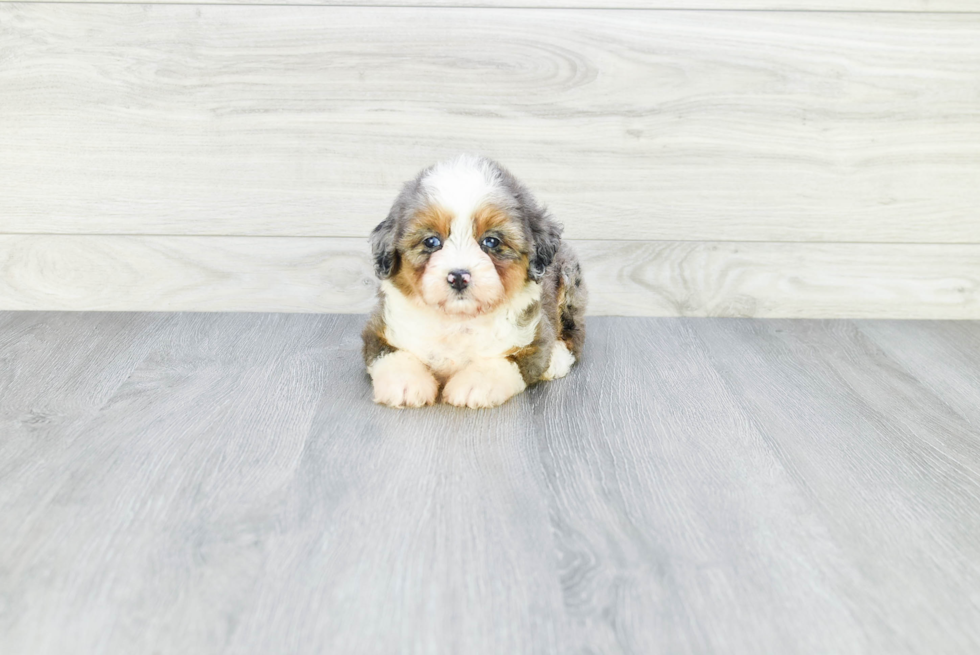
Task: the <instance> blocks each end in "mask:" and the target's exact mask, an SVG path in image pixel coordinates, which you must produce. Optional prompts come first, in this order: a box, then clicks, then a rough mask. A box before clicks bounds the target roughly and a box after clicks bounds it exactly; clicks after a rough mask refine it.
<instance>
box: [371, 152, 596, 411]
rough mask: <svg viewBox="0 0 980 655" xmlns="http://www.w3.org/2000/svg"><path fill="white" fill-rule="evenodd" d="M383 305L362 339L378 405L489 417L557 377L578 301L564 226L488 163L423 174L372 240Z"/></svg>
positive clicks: (578, 324)
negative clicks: (483, 410)
mask: <svg viewBox="0 0 980 655" xmlns="http://www.w3.org/2000/svg"><path fill="white" fill-rule="evenodd" d="M371 250H372V254H373V257H374V265H375V272H376V274H377V275H378V277H379V278H380V279H381V287H380V291H379V302H378V306H377V307H376V309H375V311H374V313H373V314H372V315H371V318H370V319H369V321H368V324H367V326H365V328H364V333H363V337H364V362H365V364H366V365H367V370H368V374H369V375H370V376H371V380H372V383H373V385H374V400H375V402H378V403H382V404H385V405H391V406H393V407H419V406H422V405H428V404H432V403H434V402H436V400H437V399H438V397H439V393H440V390H441V393H442V400H443V401H444V402H447V403H450V404H452V405H457V406H461V407H494V406H496V405H500V404H501V403H504V402H506V401H507V400H508V399H509V398H511V397H513V396H514V395H515V394H518V393H520V392H521V391H523V390H524V389H525V388H526V387H527V386H528V385H531V384H534V383H536V382H539V381H542V380H552V379H556V378H560V377H563V376H565V375H566V374H567V373H568V371H569V370H570V368H571V367H572V365H573V364H574V363H575V362H576V361H577V360H578V358H579V357H580V356H581V352H582V345H583V343H584V342H585V322H584V313H585V303H586V290H585V284H584V282H583V281H582V273H581V269H580V268H579V264H578V261H577V260H576V258H575V255H574V254H573V253H572V252H571V250H570V249H569V248H568V247H567V246H566V245H565V244H563V243H562V241H561V226H560V225H559V224H558V223H556V222H555V220H554V219H552V218H551V216H550V215H549V214H548V212H547V211H546V210H545V209H544V207H542V206H541V205H539V204H538V203H537V201H536V200H535V199H534V197H533V196H532V195H531V194H530V192H529V191H528V190H527V189H526V188H525V187H524V186H523V185H521V184H520V183H519V182H518V181H517V180H516V179H514V177H513V176H512V175H511V174H510V173H509V172H507V171H506V170H504V169H503V168H502V167H501V166H500V165H498V164H497V163H496V162H493V161H491V160H489V159H485V158H482V157H470V156H461V157H457V158H456V159H453V160H451V161H447V162H442V163H440V164H436V165H435V166H432V167H431V168H427V169H425V170H423V171H422V172H421V173H419V174H418V176H416V177H415V179H413V180H412V181H410V182H408V183H407V184H406V185H405V187H404V188H403V189H402V191H401V193H400V194H399V195H398V197H397V198H396V199H395V202H394V204H393V205H392V207H391V211H390V212H389V214H388V217H387V218H386V219H385V220H384V221H382V222H381V224H379V225H378V226H377V227H376V228H375V229H374V231H373V232H372V233H371Z"/></svg>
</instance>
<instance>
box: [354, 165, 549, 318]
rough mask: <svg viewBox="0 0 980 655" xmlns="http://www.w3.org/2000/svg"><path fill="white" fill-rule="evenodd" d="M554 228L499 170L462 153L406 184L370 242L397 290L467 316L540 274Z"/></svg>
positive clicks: (497, 303)
mask: <svg viewBox="0 0 980 655" xmlns="http://www.w3.org/2000/svg"><path fill="white" fill-rule="evenodd" d="M536 228H540V229H536ZM549 228H550V229H549ZM542 230H543V232H542ZM559 232H560V228H558V226H557V225H556V224H554V222H553V221H551V220H550V219H549V218H548V217H547V216H546V214H545V213H544V211H543V210H541V209H539V208H538V207H537V205H536V204H535V203H534V201H533V200H532V199H531V198H530V195H529V194H527V192H526V190H524V189H523V187H520V185H519V184H517V182H516V181H514V180H513V178H512V177H510V175H509V174H508V173H506V172H505V171H503V169H501V168H500V167H499V166H497V165H496V164H494V163H493V162H491V161H489V160H486V159H478V158H469V157H461V158H458V159H456V160H453V161H450V162H446V163H443V164H438V165H436V166H434V167H433V168H431V169H427V170H426V171H423V172H422V173H421V174H420V175H419V176H418V177H417V178H416V179H415V180H414V181H413V182H410V183H409V184H408V185H406V187H405V189H404V190H403V191H402V194H401V195H400V196H399V198H398V200H396V201H395V205H394V206H393V207H392V210H391V213H390V214H389V216H388V218H387V219H386V220H385V221H384V222H383V223H381V225H379V226H378V227H377V228H376V229H375V231H374V233H373V234H372V246H373V250H374V255H375V265H376V269H377V271H378V275H379V277H381V278H382V279H390V281H391V283H392V284H393V285H394V287H395V288H396V289H398V291H399V292H401V293H402V294H403V295H405V296H407V297H409V298H412V299H413V300H415V301H416V302H419V303H423V304H425V305H427V306H429V307H431V308H433V309H436V310H438V311H442V312H445V313H446V314H451V315H457V316H474V315H477V314H482V313H485V312H489V311H492V310H493V309H494V308H496V307H498V306H500V305H501V304H502V303H504V302H505V301H506V300H507V299H508V298H511V297H513V296H514V295H515V294H517V293H519V292H520V291H521V290H522V289H523V288H524V287H525V285H526V284H527V283H528V282H529V281H533V280H535V279H537V278H538V277H540V274H541V273H543V271H544V268H545V267H546V266H547V263H546V262H544V259H547V262H550V259H551V257H552V256H553V255H554V250H556V249H557V243H558V238H559V237H558V235H559ZM536 237H537V238H536ZM549 239H553V243H550V245H543V244H544V242H545V241H548V240H549ZM549 247H550V248H551V250H550V254H548V253H547V252H546V251H548V248H549ZM537 255H543V256H544V257H543V258H542V257H540V256H537ZM536 256H537V257H536Z"/></svg>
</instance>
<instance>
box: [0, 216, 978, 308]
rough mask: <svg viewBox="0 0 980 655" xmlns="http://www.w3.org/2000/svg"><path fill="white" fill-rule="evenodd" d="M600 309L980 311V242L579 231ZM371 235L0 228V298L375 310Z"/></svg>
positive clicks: (91, 304)
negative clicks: (12, 231) (588, 236)
mask: <svg viewBox="0 0 980 655" xmlns="http://www.w3.org/2000/svg"><path fill="white" fill-rule="evenodd" d="M571 243H572V246H573V247H574V248H575V250H576V252H577V253H578V255H579V257H580V259H581V261H582V264H583V266H584V270H585V277H586V281H587V283H588V284H589V286H590V289H591V290H592V293H591V300H590V305H589V312H590V313H591V314H593V315H602V314H611V315H633V316H743V317H745V316H756V317H769V318H772V317H797V318H803V317H810V318H828V317H870V318H888V317H890V318H957V319H966V318H973V319H976V318H980V246H960V245H904V244H892V245H882V244H804V243H800V244H791V243H699V242H636V243H630V242H616V241H572V242H571ZM375 289H376V281H375V278H374V273H373V269H372V265H371V261H370V256H369V253H368V245H367V243H366V241H365V240H364V239H328V238H309V239H301V238H280V237H139V236H128V237H124V236H50V235H34V236H24V235H13V236H0V309H21V310H23V309H33V310H103V311H106V310H108V311H134V310H137V311H162V310H166V311H286V312H366V311H368V310H369V309H370V307H371V306H372V305H373V304H374V294H375Z"/></svg>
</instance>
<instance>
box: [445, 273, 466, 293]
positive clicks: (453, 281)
mask: <svg viewBox="0 0 980 655" xmlns="http://www.w3.org/2000/svg"><path fill="white" fill-rule="evenodd" d="M446 282H448V283H449V286H451V287H452V288H453V289H456V291H462V290H463V289H465V288H466V287H467V285H469V283H470V272H469V271H449V275H447V276H446Z"/></svg>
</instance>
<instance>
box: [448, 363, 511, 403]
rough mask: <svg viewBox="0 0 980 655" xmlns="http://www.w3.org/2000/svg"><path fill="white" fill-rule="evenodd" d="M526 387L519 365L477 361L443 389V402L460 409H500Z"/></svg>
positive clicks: (451, 379) (453, 378) (454, 377)
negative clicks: (499, 407) (497, 407)
mask: <svg viewBox="0 0 980 655" xmlns="http://www.w3.org/2000/svg"><path fill="white" fill-rule="evenodd" d="M526 386H527V385H526V384H524V378H522V377H521V372H520V370H519V369H518V368H517V364H514V363H513V362H509V361H507V360H506V359H490V360H486V361H482V362H474V363H473V364H470V365H469V366H467V367H466V368H464V369H463V370H462V371H460V372H459V373H457V374H456V375H454V376H453V377H451V378H450V379H449V382H447V383H446V387H445V388H444V389H443V390H442V399H443V400H444V401H446V402H447V403H449V404H450V405H456V406H457V407H472V408H474V409H476V408H478V407H496V406H497V405H501V404H503V403H505V402H507V400H509V399H510V398H511V397H512V396H514V395H515V394H518V393H520V392H522V391H524V388H525V387H526Z"/></svg>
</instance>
